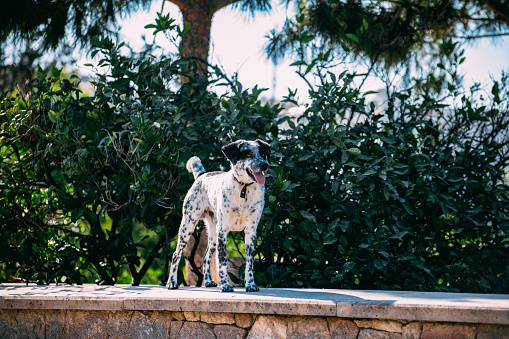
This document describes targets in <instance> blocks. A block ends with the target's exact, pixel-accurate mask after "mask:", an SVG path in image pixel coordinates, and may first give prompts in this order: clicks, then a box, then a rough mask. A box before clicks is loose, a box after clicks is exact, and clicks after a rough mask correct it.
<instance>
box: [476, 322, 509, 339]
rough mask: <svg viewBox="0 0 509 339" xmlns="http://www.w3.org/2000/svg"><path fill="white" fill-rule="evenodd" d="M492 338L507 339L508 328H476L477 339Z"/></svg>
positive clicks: (487, 326) (485, 326) (508, 336)
mask: <svg viewBox="0 0 509 339" xmlns="http://www.w3.org/2000/svg"><path fill="white" fill-rule="evenodd" d="M492 338H504V339H509V326H504V325H479V327H477V339H492Z"/></svg>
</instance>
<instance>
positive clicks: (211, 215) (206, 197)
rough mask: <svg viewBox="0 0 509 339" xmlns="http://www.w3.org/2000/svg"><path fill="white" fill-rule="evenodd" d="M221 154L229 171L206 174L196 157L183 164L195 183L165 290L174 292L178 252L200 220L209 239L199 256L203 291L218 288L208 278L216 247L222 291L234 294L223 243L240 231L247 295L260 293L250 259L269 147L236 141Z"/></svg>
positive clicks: (188, 197) (260, 213) (184, 212)
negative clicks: (202, 254) (241, 234)
mask: <svg viewBox="0 0 509 339" xmlns="http://www.w3.org/2000/svg"><path fill="white" fill-rule="evenodd" d="M222 151H223V154H224V155H225V156H226V158H228V160H229V161H230V164H231V169H230V170H229V171H228V172H206V171H205V168H204V167H203V165H202V163H201V161H200V159H199V158H198V157H192V158H191V159H189V161H188V162H187V166H186V167H187V169H188V171H190V172H192V173H193V176H194V179H195V181H194V183H193V185H192V186H191V188H190V189H189V191H188V192H187V195H186V197H185V199H184V205H183V208H182V214H183V217H182V222H181V224H180V229H179V235H178V241H177V247H176V249H175V252H174V254H173V257H172V260H171V269H170V275H169V278H168V283H167V284H166V286H167V287H168V288H169V289H176V288H178V283H177V271H178V265H179V261H180V257H181V255H182V251H183V250H184V247H185V246H186V244H187V243H188V241H189V238H190V237H191V235H192V233H193V231H194V229H195V227H196V224H197V223H198V221H199V220H203V222H204V224H205V227H206V229H207V235H208V246H207V250H206V251H205V255H204V256H203V275H204V280H205V286H206V287H215V286H217V284H216V283H215V282H214V281H213V280H212V278H211V276H210V262H211V260H212V255H213V254H214V252H215V251H216V247H217V263H218V266H219V267H218V272H219V284H220V286H221V292H231V291H233V287H232V285H231V284H230V283H229V280H228V274H227V253H226V241H227V237H228V233H229V232H231V231H242V230H244V233H245V236H246V238H245V251H246V270H245V285H246V291H247V292H256V291H258V290H259V288H258V286H257V285H256V284H255V282H254V272H253V261H254V259H253V257H254V250H255V245H256V229H257V227H258V223H259V222H260V218H261V216H262V211H263V206H264V204H265V174H264V173H265V172H266V171H267V169H268V168H269V162H270V145H269V144H268V143H266V142H264V141H262V140H256V141H246V140H238V141H235V142H233V143H231V144H228V145H226V146H223V147H222Z"/></svg>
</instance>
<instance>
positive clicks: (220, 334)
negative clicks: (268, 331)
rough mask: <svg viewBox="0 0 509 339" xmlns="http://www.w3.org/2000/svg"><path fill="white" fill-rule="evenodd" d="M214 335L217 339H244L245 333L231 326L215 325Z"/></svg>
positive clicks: (239, 328) (241, 329) (243, 330)
mask: <svg viewBox="0 0 509 339" xmlns="http://www.w3.org/2000/svg"><path fill="white" fill-rule="evenodd" d="M214 334H215V335H216V338H217V339H244V338H245V337H246V336H247V331H246V330H245V329H243V328H241V327H237V326H233V325H216V326H214Z"/></svg>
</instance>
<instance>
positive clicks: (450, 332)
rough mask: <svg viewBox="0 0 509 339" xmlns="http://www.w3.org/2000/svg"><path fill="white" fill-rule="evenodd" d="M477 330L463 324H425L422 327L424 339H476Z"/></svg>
mask: <svg viewBox="0 0 509 339" xmlns="http://www.w3.org/2000/svg"><path fill="white" fill-rule="evenodd" d="M475 337H476V328H475V326H472V325H463V324H440V323H425V324H424V325H423V326H422V334H421V338H422V339H436V338H448V339H475Z"/></svg>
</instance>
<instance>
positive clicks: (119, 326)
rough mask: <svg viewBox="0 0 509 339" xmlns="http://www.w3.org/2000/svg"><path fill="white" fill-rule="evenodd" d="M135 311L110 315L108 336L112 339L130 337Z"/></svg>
mask: <svg viewBox="0 0 509 339" xmlns="http://www.w3.org/2000/svg"><path fill="white" fill-rule="evenodd" d="M132 316H133V311H111V312H109V313H108V325H107V328H108V335H109V336H110V338H111V339H117V338H118V339H120V338H127V337H129V332H130V328H129V327H130V323H131V317H132Z"/></svg>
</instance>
